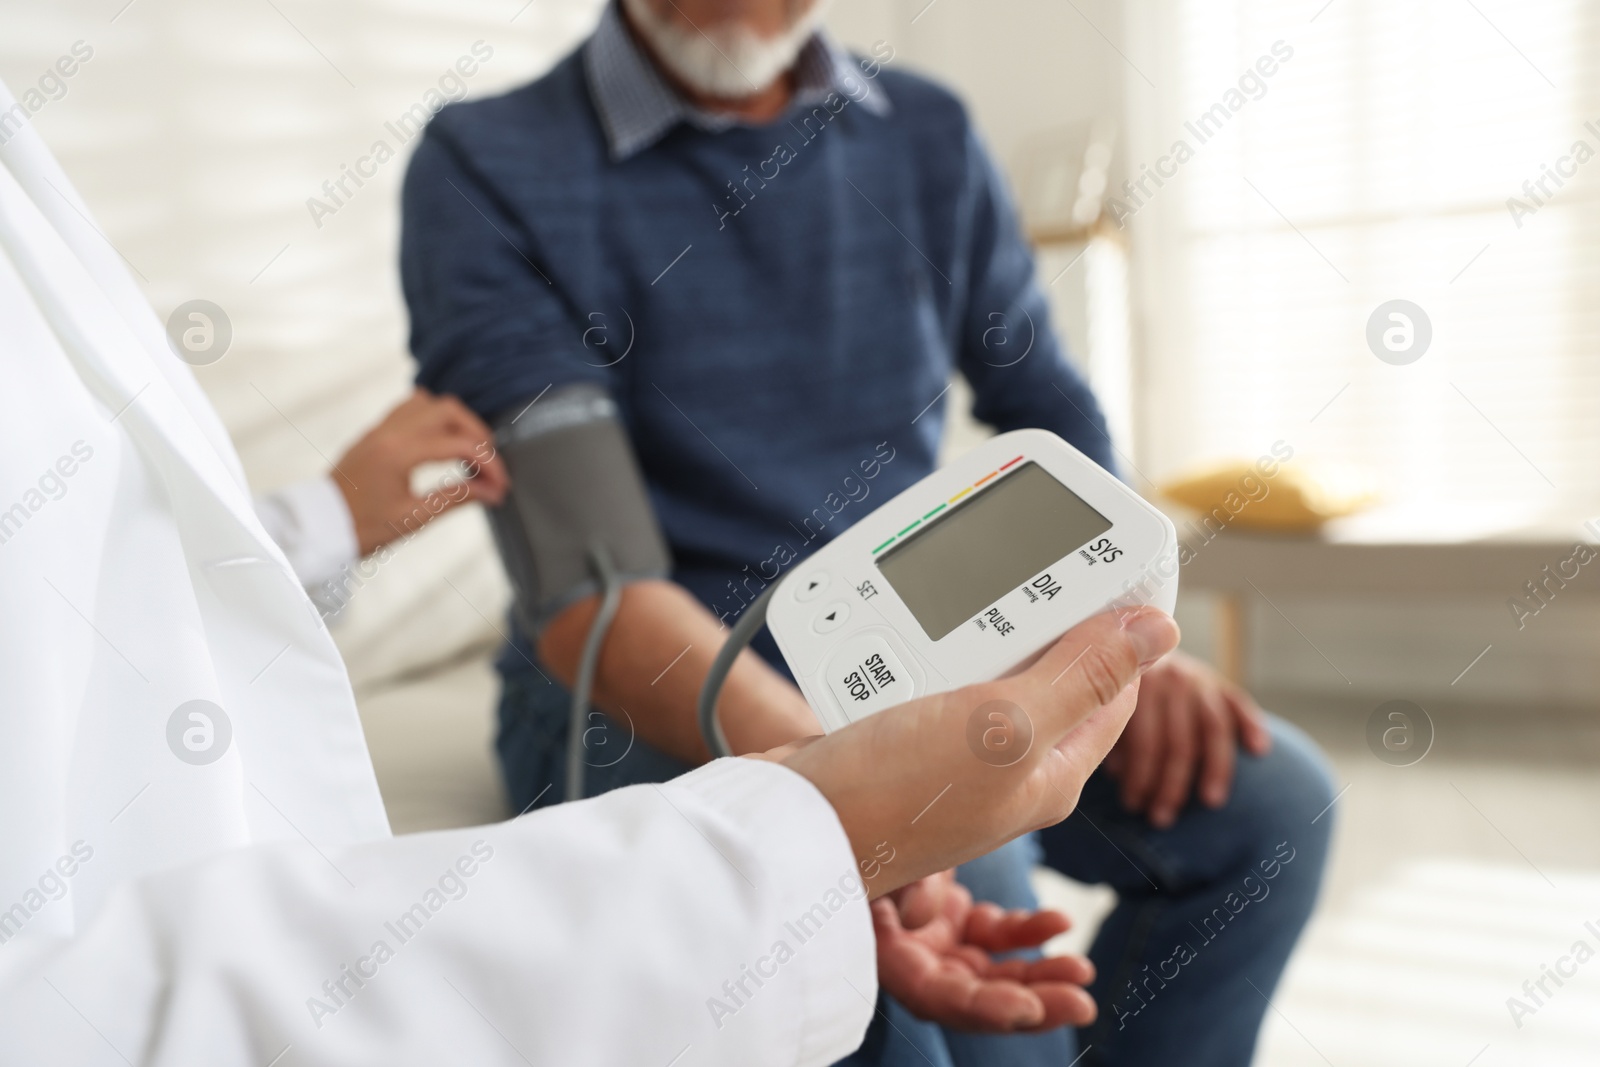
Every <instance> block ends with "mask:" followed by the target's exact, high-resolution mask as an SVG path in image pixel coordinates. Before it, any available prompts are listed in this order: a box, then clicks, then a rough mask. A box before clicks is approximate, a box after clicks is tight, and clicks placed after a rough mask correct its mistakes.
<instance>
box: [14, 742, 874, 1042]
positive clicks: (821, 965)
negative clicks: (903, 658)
mask: <svg viewBox="0 0 1600 1067" xmlns="http://www.w3.org/2000/svg"><path fill="white" fill-rule="evenodd" d="M865 895H866V894H865V889H864V887H863V885H862V883H861V881H860V880H859V878H857V877H856V871H855V863H854V859H853V857H852V855H851V851H850V846H849V842H848V841H847V840H846V838H845V835H844V832H843V830H842V829H841V827H840V826H839V822H838V820H837V818H836V817H835V815H834V812H833V809H832V808H831V807H830V806H829V805H828V803H827V801H826V800H825V799H824V798H823V797H822V795H821V794H820V793H818V792H817V791H816V789H815V788H814V787H813V786H812V785H811V784H810V783H809V782H807V781H806V780H805V779H803V778H801V777H800V776H799V775H797V774H794V773H793V772H791V771H789V770H788V769H787V768H784V767H782V766H779V765H776V764H772V763H765V762H759V761H754V760H738V759H730V760H719V761H717V762H714V763H711V764H708V765H707V766H705V767H702V768H700V769H698V770H696V771H694V772H692V773H690V774H688V775H685V776H683V777H682V778H679V779H677V780H676V781H673V782H668V783H666V784H664V785H660V786H654V785H646V786H635V787H632V788H628V789H621V790H617V791H615V792H612V793H609V794H607V795H605V796H603V797H600V798H597V799H594V800H589V801H584V802H582V803H575V804H564V805H560V806H558V807H554V808H549V809H545V810H543V811H540V812H538V813H535V814H532V815H527V816H524V817H522V818H518V819H514V820H512V821H510V822H506V823H501V824H499V825H495V826H485V827H476V828H472V829H467V830H458V831H448V832H442V833H431V834H417V835H413V836H409V837H401V838H395V839H391V840H386V841H381V842H373V843H370V844H366V845H361V846H357V847H352V848H346V849H328V850H323V851H319V850H317V849H316V848H315V847H314V846H312V845H311V844H310V843H309V842H307V843H305V844H304V845H301V844H298V843H297V844H295V845H292V846H290V845H279V846H272V847H260V848H250V849H242V850H238V851H235V852H232V853H228V854H224V855H221V856H217V857H215V858H213V859H210V860H207V861H204V862H202V863H199V864H196V865H193V866H191V867H188V868H184V869H180V870H176V871H172V872H168V873H165V874H161V875H156V876H151V877H147V878H143V879H140V880H138V881H136V882H134V883H132V884H128V885H125V886H124V887H123V888H122V889H121V890H119V891H117V892H116V893H115V894H114V896H113V897H112V898H111V900H110V901H109V903H108V904H107V905H106V907H105V908H103V909H102V910H101V912H100V913H99V914H98V915H97V916H96V917H95V918H94V919H92V920H91V921H90V922H89V923H88V924H87V926H85V927H83V928H81V929H80V931H79V933H78V934H77V936H76V937H74V938H72V939H69V940H65V941H62V940H51V939H40V938H17V939H14V940H13V941H12V943H10V944H7V945H5V946H4V947H3V948H0V1035H4V1036H3V1037H0V1060H3V1061H4V1062H7V1063H11V1062H16V1063H78V1064H102V1063H103V1064H108V1065H110V1064H172V1065H189V1064H199V1063H204V1064H209V1065H213V1067H230V1065H239V1067H260V1065H262V1064H268V1063H295V1064H330V1065H332V1064H351V1063H391V1064H425V1063H440V1062H454V1063H475V1064H484V1065H489V1067H493V1065H498V1064H504V1065H508V1067H510V1065H515V1064H524V1063H540V1064H545V1063H550V1064H557V1063H559V1064H562V1065H564V1067H565V1065H570V1067H583V1065H589V1064H593V1065H596V1067H599V1065H614V1064H620V1063H640V1064H653V1063H654V1064H663V1065H665V1064H668V1063H671V1064H674V1065H675V1067H691V1065H705V1064H729V1065H738V1067H764V1065H770V1067H791V1065H811V1064H815V1065H823V1064H828V1063H831V1062H833V1061H835V1060H837V1059H838V1058H840V1057H841V1056H844V1055H846V1054H847V1053H849V1052H850V1051H851V1050H852V1049H854V1048H855V1047H856V1046H857V1045H858V1044H859V1043H860V1041H861V1038H862V1035H863V1034H864V1033H865V1030H866V1026H867V1023H868V1022H869V1021H870V1018H871V1015H872V1012H873V1006H872V1005H873V1002H874V999H875V997H876V992H877V985H876V979H875V961H874V949H873V935H872V924H871V919H870V916H869V913H868V908H867V904H866V900H865Z"/></svg>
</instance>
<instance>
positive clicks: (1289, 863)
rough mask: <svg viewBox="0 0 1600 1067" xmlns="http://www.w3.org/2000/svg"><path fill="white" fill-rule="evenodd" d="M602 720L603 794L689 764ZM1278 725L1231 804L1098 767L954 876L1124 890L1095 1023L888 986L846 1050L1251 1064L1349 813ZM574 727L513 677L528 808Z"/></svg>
mask: <svg viewBox="0 0 1600 1067" xmlns="http://www.w3.org/2000/svg"><path fill="white" fill-rule="evenodd" d="M596 716H597V717H596V718H594V720H593V723H594V725H592V726H591V729H590V732H589V737H590V740H589V744H588V749H589V751H590V753H591V755H590V760H589V762H590V764H591V765H590V767H589V768H588V770H587V772H586V779H585V792H586V793H587V794H588V795H591V796H593V795H596V794H599V793H603V792H605V791H607V790H609V789H615V788H617V787H618V786H622V785H630V784H634V783H638V782H644V781H665V780H666V779H668V778H672V777H675V776H676V775H678V774H682V773H683V772H685V771H687V770H689V767H688V766H687V765H685V764H683V763H682V762H680V761H678V760H675V759H673V758H672V757H670V756H667V755H665V754H663V753H661V752H659V751H656V750H654V749H651V748H650V747H649V746H647V745H645V744H644V743H643V742H639V741H636V740H633V739H632V735H631V731H630V730H629V729H628V728H627V725H626V724H625V723H623V724H618V723H613V722H609V721H608V720H605V718H604V717H603V716H598V713H596ZM1270 726H1271V729H1272V736H1273V746H1272V751H1271V752H1270V753H1268V754H1267V755H1266V756H1264V757H1261V758H1259V759H1258V758H1256V757H1253V756H1249V755H1246V754H1244V753H1242V752H1241V753H1240V755H1239V765H1238V772H1237V774H1236V776H1235V779H1234V785H1233V791H1232V793H1231V794H1230V795H1229V797H1228V802H1227V804H1226V805H1224V806H1223V807H1222V808H1220V809H1217V810H1215V811H1213V810H1211V809H1209V808H1206V807H1204V806H1202V805H1199V804H1196V803H1191V804H1189V805H1188V806H1187V807H1186V808H1185V809H1184V810H1183V812H1182V814H1181V815H1180V816H1179V818H1178V820H1177V822H1176V823H1174V825H1173V826H1172V827H1171V828H1169V829H1166V830H1157V829H1155V828H1153V827H1152V826H1150V824H1149V823H1148V822H1147V821H1146V820H1144V819H1143V818H1142V817H1141V816H1137V815H1133V814H1130V813H1129V812H1127V811H1125V810H1123V808H1122V805H1121V804H1120V803H1119V802H1118V800H1117V790H1116V783H1115V782H1113V781H1112V780H1111V778H1110V776H1109V775H1107V774H1105V773H1104V772H1099V773H1096V774H1095V775H1094V776H1092V777H1091V778H1090V779H1089V781H1088V783H1087V784H1086V785H1085V786H1084V789H1083V794H1082V796H1081V798H1080V799H1079V801H1078V806H1077V809H1076V810H1075V811H1074V812H1073V813H1072V815H1071V816H1069V817H1068V818H1067V819H1066V820H1065V821H1064V822H1061V823H1058V824H1057V825H1055V826H1051V827H1048V828H1046V829H1044V830H1041V831H1039V832H1038V833H1036V834H1031V835H1029V836H1027V837H1023V838H1020V839H1018V840H1017V841H1013V842H1012V843H1011V844H1009V845H1006V846H1004V847H1003V848H1000V849H998V850H996V851H995V852H993V853H990V854H989V855H987V856H984V857H982V858H981V859H978V860H975V861H973V862H972V863H968V864H966V865H964V866H963V867H962V868H961V869H960V870H959V871H958V872H957V873H958V877H959V878H960V879H961V881H962V883H963V884H964V885H966V886H967V887H968V888H969V889H971V890H972V892H973V895H974V896H976V897H978V898H979V899H983V900H992V901H995V902H996V903H998V904H1001V905H1002V906H1004V907H1016V908H1028V907H1034V906H1036V903H1037V902H1036V900H1035V898H1034V895H1033V891H1032V888H1031V887H1030V885H1029V881H1028V872H1029V871H1030V870H1031V868H1032V867H1033V866H1034V865H1035V864H1036V863H1039V862H1043V863H1044V864H1046V865H1047V866H1049V867H1052V868H1054V869H1055V870H1057V871H1060V872H1061V873H1062V874H1065V875H1067V876H1068V877H1070V878H1073V879H1076V880H1077V881H1080V882H1088V883H1103V884H1107V885H1110V886H1111V887H1112V888H1113V889H1115V890H1116V892H1117V906H1116V908H1115V909H1114V910H1113V911H1112V912H1111V914H1110V916H1109V917H1108V918H1107V919H1106V922H1105V924H1104V925H1103V926H1102V927H1101V928H1100V932H1099V934H1098V935H1097V936H1096V938H1095V941H1094V945H1093V946H1092V947H1091V949H1090V957H1091V958H1092V959H1093V960H1094V965H1095V969H1096V971H1097V972H1098V973H1097V976H1096V978H1095V983H1094V985H1093V986H1092V987H1091V988H1090V990H1089V992H1090V993H1091V994H1092V995H1093V996H1094V999H1095V1003H1096V1004H1098V1005H1099V1007H1100V1015H1099V1018H1098V1019H1097V1020H1096V1021H1095V1022H1094V1023H1093V1024H1092V1025H1090V1026H1088V1027H1086V1028H1084V1029H1082V1030H1078V1031H1076V1032H1074V1031H1072V1030H1070V1029H1065V1028H1063V1029H1060V1030H1054V1031H1051V1032H1049V1033H1045V1034H1029V1035H1016V1034H1009V1035H981V1034H969V1033H961V1032H957V1031H953V1030H946V1029H944V1028H942V1027H940V1026H937V1025H935V1024H933V1023H927V1022H923V1021H922V1020H920V1019H917V1018H916V1017H915V1016H913V1015H911V1013H910V1012H908V1011H907V1010H906V1009H905V1008H904V1007H902V1006H901V1005H899V1004H898V1003H897V1002H895V1000H894V999H893V998H892V997H890V996H888V995H887V994H883V993H880V994H879V1002H878V1009H879V1010H878V1013H877V1015H876V1016H875V1018H874V1020H873V1023H872V1025H871V1027H870V1028H869V1029H868V1031H867V1036H866V1040H865V1041H864V1042H863V1043H862V1046H861V1048H860V1049H859V1050H858V1051H856V1052H855V1053H853V1054H852V1055H851V1056H849V1057H848V1058H847V1059H846V1060H844V1061H843V1063H844V1064H848V1065H850V1067H928V1065H930V1064H931V1065H932V1067H1034V1065H1038V1067H1045V1065H1050V1067H1066V1065H1067V1064H1070V1063H1073V1062H1074V1061H1075V1059H1076V1062H1077V1063H1078V1065H1079V1067H1090V1065H1129V1067H1145V1065H1155V1067H1164V1065H1167V1064H1179V1063H1182V1064H1185V1065H1189V1067H1212V1065H1215V1067H1243V1065H1246V1064H1248V1063H1249V1062H1250V1060H1251V1057H1252V1055H1253V1054H1254V1049H1255V1043H1256V1036H1257V1033H1258V1031H1259V1030H1260V1028H1261V1020H1262V1018H1263V1016H1264V1015H1265V1012H1266V1009H1267V1006H1268V1005H1267V998H1268V997H1270V996H1272V993H1273V990H1274V988H1275V987H1276V986H1277V983H1278V978H1279V976H1280V975H1281V974H1282V973H1283V968H1284V965H1285V963H1287V961H1288V958H1289V953H1290V951H1291V950H1292V949H1293V948H1294V944H1295V941H1296V940H1297V939H1298V938H1299V936H1300V931H1301V929H1302V928H1303V927H1304V926H1305V923H1306V920H1307V919H1308V918H1309V917H1310V915H1311V909H1312V906H1313V905H1314V904H1315V902H1316V897H1317V890H1318V888H1319V887H1320V885H1321V883H1322V872H1323V866H1324V864H1325V862H1326V859H1327V854H1328V839H1329V834H1330V831H1331V830H1332V823H1333V814H1334V813H1333V812H1332V811H1326V810H1325V809H1327V807H1328V805H1329V804H1330V803H1331V802H1332V800H1333V785H1332V778H1331V776H1330V774H1329V771H1328V769H1327V765H1326V763H1325V762H1324V760H1323V758H1322V756H1321V753H1320V752H1319V751H1318V750H1317V748H1316V746H1315V745H1314V744H1313V743H1312V742H1311V740H1310V739H1309V738H1307V737H1306V736H1305V734H1303V733H1301V732H1300V731H1299V730H1298V729H1296V728H1295V727H1293V726H1290V725H1289V724H1288V723H1285V722H1282V721H1281V720H1278V719H1272V720H1270ZM566 735H567V693H566V691H565V690H563V689H561V688H560V687H559V686H556V685H554V684H551V683H547V682H544V681H542V680H541V679H540V678H539V677H538V676H536V675H531V674H528V675H522V674H518V675H511V676H508V677H507V678H506V680H505V688H504V691H503V692H502V694H501V703H500V736H499V741H498V747H499V751H500V757H501V765H502V767H503V768H504V771H505V776H506V784H507V788H508V790H509V792H510V794H511V797H512V799H513V800H514V801H515V802H516V804H517V806H518V808H522V807H524V806H527V805H530V804H532V803H533V802H534V801H535V799H537V801H538V804H540V805H543V804H548V803H554V802H556V801H558V800H559V799H560V798H561V796H562V793H563V789H564V785H563V775H564V762H565V759H566ZM547 787H548V788H547ZM540 790H545V792H543V794H542V795H540ZM1319 816H1320V817H1319ZM1313 819H1315V820H1316V821H1315V822H1313V821H1312V820H1313ZM1080 1054H1081V1056H1082V1058H1081V1059H1077V1057H1079V1056H1080Z"/></svg>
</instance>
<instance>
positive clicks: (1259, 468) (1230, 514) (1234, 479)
mask: <svg viewBox="0 0 1600 1067" xmlns="http://www.w3.org/2000/svg"><path fill="white" fill-rule="evenodd" d="M1291 454H1292V453H1291ZM1159 491H1160V493H1161V495H1163V496H1165V497H1167V498H1168V499H1170V500H1172V501H1173V502H1174V503H1177V504H1181V505H1183V506H1184V507H1186V508H1191V509H1193V510H1194V511H1198V512H1200V513H1201V519H1202V521H1205V520H1207V519H1210V520H1212V521H1213V523H1215V524H1219V525H1221V526H1227V525H1230V524H1237V525H1239V526H1244V527H1249V528H1251V529H1257V530H1282V531H1309V530H1315V529H1317V528H1318V527H1320V526H1321V525H1322V524H1323V523H1325V522H1327V521H1328V520H1329V519H1337V518H1340V517H1341V516H1344V515H1353V514H1355V513H1356V512H1358V511H1361V510H1363V509H1365V508H1367V507H1369V506H1371V504H1372V503H1373V502H1374V501H1376V500H1377V493H1376V492H1375V491H1374V490H1373V489H1372V486H1371V484H1370V482H1368V481H1367V479H1365V478H1364V477H1362V476H1361V475H1360V474H1359V473H1358V472H1355V471H1352V470H1349V469H1347V468H1342V467H1335V466H1332V465H1328V464H1316V463H1310V462H1307V461H1305V460H1289V461H1288V462H1284V463H1279V462H1277V461H1275V460H1273V459H1271V458H1270V457H1265V456H1264V457H1262V459H1260V460H1257V461H1256V462H1255V463H1251V462H1249V461H1248V460H1242V459H1240V460H1226V461H1222V462H1219V463H1215V464H1211V465H1209V466H1206V467H1203V468H1200V469H1198V470H1195V471H1193V472H1191V473H1189V474H1186V475H1184V476H1182V477H1179V478H1176V479H1174V480H1172V481H1170V482H1168V483H1166V484H1165V485H1162V486H1160V487H1159Z"/></svg>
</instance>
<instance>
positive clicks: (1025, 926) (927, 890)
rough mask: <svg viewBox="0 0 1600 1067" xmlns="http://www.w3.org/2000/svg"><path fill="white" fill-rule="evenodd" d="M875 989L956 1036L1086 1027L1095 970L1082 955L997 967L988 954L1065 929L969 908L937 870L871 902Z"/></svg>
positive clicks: (991, 907) (1035, 917) (1053, 922)
mask: <svg viewBox="0 0 1600 1067" xmlns="http://www.w3.org/2000/svg"><path fill="white" fill-rule="evenodd" d="M872 924H873V927H874V929H875V931H876V933H877V935H878V981H879V983H880V984H881V985H882V986H883V988H884V989H886V990H887V991H888V992H890V993H892V994H893V995H894V996H895V998H896V999H897V1000H899V1001H900V1003H902V1004H904V1005H905V1006H906V1007H907V1008H908V1009H910V1011H911V1012H912V1014H914V1015H916V1016H917V1017H918V1018H921V1019H926V1020H928V1021H930V1022H936V1023H939V1024H941V1025H943V1026H951V1027H955V1028H958V1029H962V1030H978V1031H991V1032H1006V1031H1012V1030H1049V1029H1054V1028H1055V1027H1057V1026H1064V1025H1072V1026H1086V1025H1088V1024H1089V1023H1091V1022H1093V1021H1094V1017H1095V1005H1094V1000H1093V998H1091V997H1090V996H1089V994H1088V993H1086V992H1085V991H1084V988H1083V987H1084V986H1087V985H1088V984H1089V983H1090V982H1092V981H1094V965H1093V964H1092V963H1090V962H1089V961H1088V960H1086V959H1084V958H1082V957H1081V956H1057V957H1052V958H1049V959H1042V960H1005V961H996V960H995V959H994V957H993V956H992V955H991V953H1003V952H1011V951H1013V950H1015V949H1020V948H1034V947H1037V946H1038V945H1042V944H1044V942H1046V941H1048V940H1049V939H1050V938H1052V937H1054V936H1055V935H1056V934H1059V933H1061V932H1062V931H1063V930H1065V929H1067V927H1068V925H1069V923H1068V921H1067V917H1066V916H1065V915H1063V914H1061V913H1060V912H1058V911H1049V910H1041V911H1032V912H1029V911H1005V910H1003V909H1001V908H1000V907H999V906H998V905H996V904H989V903H980V904H974V903H973V900H972V894H971V893H969V892H968V891H967V889H966V887H965V886H963V885H961V884H960V883H959V882H957V881H956V880H955V872H954V871H943V872H940V873H939V874H935V875H931V876H929V877H927V878H924V879H922V880H921V881H919V882H913V883H912V884H911V885H909V886H906V887H905V888H903V889H899V890H897V891H895V892H894V893H893V894H891V895H890V896H888V897H882V898H879V899H878V900H875V901H873V902H872Z"/></svg>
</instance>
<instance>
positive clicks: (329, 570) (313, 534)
mask: <svg viewBox="0 0 1600 1067" xmlns="http://www.w3.org/2000/svg"><path fill="white" fill-rule="evenodd" d="M255 511H256V517H257V518H259V519H260V520H261V525H262V526H264V527H266V530H267V536H268V537H271V538H272V540H273V541H274V542H276V543H277V545H278V547H279V548H281V549H283V554H284V555H285V556H287V557H288V558H289V566H291V567H293V568H294V574H295V577H296V578H299V579H300V584H301V585H303V586H305V587H306V588H307V589H312V588H315V587H316V586H319V585H321V584H322V583H323V582H331V581H334V580H336V579H337V578H338V577H339V575H340V573H341V572H342V571H343V570H344V569H345V568H346V567H348V566H350V564H352V563H355V562H356V561H357V560H358V559H359V558H360V555H361V546H360V543H359V542H358V541H357V540H356V528H355V523H354V522H353V520H352V519H351V517H350V506H349V505H348V504H346V503H345V500H344V494H343V493H341V492H339V487H338V486H337V485H335V484H334V481H333V478H332V477H331V476H326V477H322V478H308V479H307V480H305V481H303V482H295V483H294V484H292V485H287V486H285V487H283V488H282V489H279V490H278V491H277V492H274V493H265V494H263V495H261V496H258V497H256V498H255Z"/></svg>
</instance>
